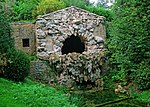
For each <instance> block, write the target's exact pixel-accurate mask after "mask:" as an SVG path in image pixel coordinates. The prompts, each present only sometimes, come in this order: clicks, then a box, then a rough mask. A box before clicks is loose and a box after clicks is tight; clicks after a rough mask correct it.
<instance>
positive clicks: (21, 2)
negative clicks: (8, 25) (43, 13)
mask: <svg viewBox="0 0 150 107" xmlns="http://www.w3.org/2000/svg"><path fill="white" fill-rule="evenodd" d="M38 3H39V0H17V1H16V2H15V5H14V17H13V20H14V21H19V20H32V19H33V17H32V11H33V10H35V9H36V6H37V5H38Z"/></svg>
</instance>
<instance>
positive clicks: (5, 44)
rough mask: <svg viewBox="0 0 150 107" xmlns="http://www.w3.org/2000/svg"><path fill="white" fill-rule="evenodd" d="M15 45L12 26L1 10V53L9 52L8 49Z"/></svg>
mask: <svg viewBox="0 0 150 107" xmlns="http://www.w3.org/2000/svg"><path fill="white" fill-rule="evenodd" d="M12 47H14V39H13V37H12V36H11V27H10V25H9V22H8V21H7V18H6V16H5V15H4V14H3V12H0V53H7V51H8V50H9V49H10V48H12Z"/></svg>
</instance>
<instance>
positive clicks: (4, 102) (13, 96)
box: [0, 78, 77, 107]
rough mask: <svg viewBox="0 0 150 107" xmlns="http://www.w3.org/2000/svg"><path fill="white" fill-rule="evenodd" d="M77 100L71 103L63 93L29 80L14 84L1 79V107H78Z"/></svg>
mask: <svg viewBox="0 0 150 107" xmlns="http://www.w3.org/2000/svg"><path fill="white" fill-rule="evenodd" d="M76 98H77V97H76ZM76 98H73V99H71V100H74V101H71V100H70V98H69V96H68V95H67V94H66V93H64V92H63V91H59V90H57V89H55V88H52V87H50V86H46V85H43V84H39V83H34V82H32V81H31V80H29V79H26V81H25V82H24V83H14V82H12V81H8V80H5V79H2V78H0V107H76V105H77V99H76Z"/></svg>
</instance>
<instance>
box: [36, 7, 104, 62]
mask: <svg viewBox="0 0 150 107" xmlns="http://www.w3.org/2000/svg"><path fill="white" fill-rule="evenodd" d="M36 35H37V56H38V57H39V58H40V59H44V60H46V59H49V56H50V54H53V53H54V54H57V55H61V54H62V52H61V50H62V47H63V45H64V44H63V43H64V42H65V40H66V39H67V38H70V37H71V36H72V35H74V36H78V37H79V38H80V40H81V41H82V42H83V43H84V44H85V49H84V51H88V52H95V51H97V50H101V49H102V48H103V41H104V39H105V36H106V31H105V18H104V17H103V16H98V15H96V14H93V13H90V12H88V11H86V10H82V9H79V8H77V7H69V8H66V9H62V10H59V11H56V12H53V13H50V14H46V15H43V16H39V17H38V18H37V21H36Z"/></svg>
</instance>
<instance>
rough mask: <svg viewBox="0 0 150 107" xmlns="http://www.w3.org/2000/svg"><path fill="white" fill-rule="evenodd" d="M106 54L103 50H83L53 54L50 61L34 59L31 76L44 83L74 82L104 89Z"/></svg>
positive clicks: (64, 83)
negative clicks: (103, 76)
mask: <svg viewBox="0 0 150 107" xmlns="http://www.w3.org/2000/svg"><path fill="white" fill-rule="evenodd" d="M104 65H105V56H104V52H103V51H97V52H95V53H88V52H83V53H82V54H79V53H75V52H74V53H69V54H64V55H59V56H58V55H56V54H55V55H54V54H51V56H50V59H49V61H41V60H38V61H32V62H31V69H30V76H31V77H32V78H34V79H35V80H37V81H40V82H42V83H46V84H51V83H54V81H55V83H56V84H60V85H66V86H68V87H69V88H71V87H73V84H77V86H84V87H85V88H87V87H88V86H90V88H93V87H97V88H99V89H102V87H103V80H102V75H101V74H102V72H105V68H104V67H105V66H104Z"/></svg>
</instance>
